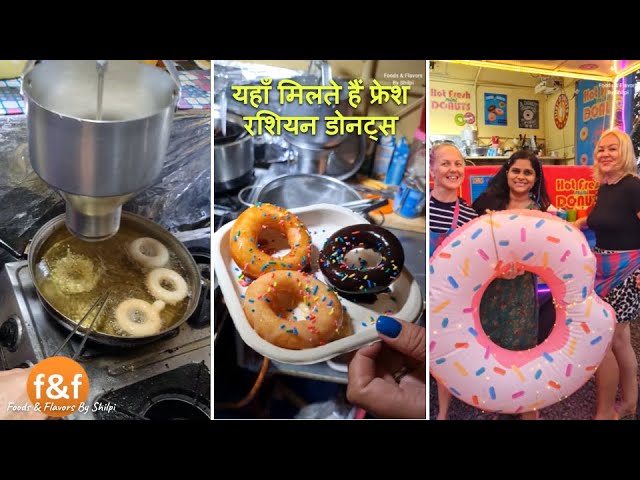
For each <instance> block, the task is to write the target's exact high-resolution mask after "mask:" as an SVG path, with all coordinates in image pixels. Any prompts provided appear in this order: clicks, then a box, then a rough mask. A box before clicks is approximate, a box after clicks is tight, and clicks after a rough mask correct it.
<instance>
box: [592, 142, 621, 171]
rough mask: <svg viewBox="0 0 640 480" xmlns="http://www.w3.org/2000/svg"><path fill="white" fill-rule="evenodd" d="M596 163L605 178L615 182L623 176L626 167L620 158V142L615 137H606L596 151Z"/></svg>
mask: <svg viewBox="0 0 640 480" xmlns="http://www.w3.org/2000/svg"><path fill="white" fill-rule="evenodd" d="M596 162H598V166H599V167H600V173H601V175H602V176H603V177H607V178H609V179H610V180H614V179H615V178H616V177H619V176H620V175H622V173H623V170H624V167H623V165H622V161H621V158H620V140H618V138H617V137H616V136H615V135H605V136H604V137H602V139H601V140H600V143H599V144H598V149H597V150H596Z"/></svg>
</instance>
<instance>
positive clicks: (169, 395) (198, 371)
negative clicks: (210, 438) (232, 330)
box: [96, 363, 211, 420]
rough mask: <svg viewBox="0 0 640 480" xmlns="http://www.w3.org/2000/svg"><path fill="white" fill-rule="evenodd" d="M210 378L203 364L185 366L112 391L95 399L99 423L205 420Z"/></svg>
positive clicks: (208, 411)
mask: <svg viewBox="0 0 640 480" xmlns="http://www.w3.org/2000/svg"><path fill="white" fill-rule="evenodd" d="M210 385H211V374H210V371H209V369H208V368H207V367H206V366H205V365H204V364H203V363H199V364H195V363H191V364H187V365H183V366H182V367H180V368H176V369H175V370H171V371H169V372H165V373H162V374H160V375H156V376H155V377H151V378H147V379H146V380H143V381H141V382H138V383H135V384H133V385H128V386H126V387H123V388H119V389H117V390H112V391H109V392H107V393H105V394H104V395H102V396H100V397H99V398H97V399H96V403H98V404H99V405H103V406H106V405H110V408H105V407H103V408H102V409H101V410H98V411H97V413H96V417H97V418H98V419H99V420H116V419H138V420H208V419H209V418H210V417H211V407H210V405H211V392H210V388H209V387H210Z"/></svg>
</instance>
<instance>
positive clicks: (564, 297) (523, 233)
mask: <svg viewBox="0 0 640 480" xmlns="http://www.w3.org/2000/svg"><path fill="white" fill-rule="evenodd" d="M510 262H515V263H516V264H517V265H518V266H519V267H522V268H524V269H525V270H527V271H529V272H533V273H534V274H536V275H538V276H539V277H540V278H541V280H543V281H544V282H545V283H546V284H547V285H548V286H549V288H550V290H551V294H552V295H553V299H554V304H555V309H556V319H555V324H554V327H553V330H552V331H551V333H550V334H549V336H548V337H547V338H546V339H545V340H544V341H543V342H542V343H541V344H539V345H537V346H536V347H534V348H531V349H529V350H521V351H514V350H508V349H505V348H502V347H500V346H498V345H497V344H495V343H494V342H492V341H491V340H490V339H489V337H488V336H487V335H486V333H485V332H484V330H483V329H482V325H481V323H480V300H481V298H482V295H483V293H484V291H485V290H486V288H487V286H488V285H489V284H490V283H491V282H492V281H493V280H494V279H495V278H496V277H497V275H498V272H500V271H501V268H502V267H503V266H504V265H506V264H508V263H510ZM429 270H430V293H429V297H430V309H431V312H430V316H429V327H430V345H429V352H430V353H429V362H430V370H431V373H432V374H433V375H434V376H435V377H436V378H438V379H439V380H440V381H441V382H442V383H443V384H444V385H446V386H447V388H448V389H449V391H451V393H452V394H453V395H455V396H456V397H458V398H459V399H460V400H462V401H464V402H466V403H468V404H470V405H473V406H475V407H477V408H480V409H482V410H487V411H493V412H504V413H521V412H527V411H533V410H538V409H540V408H544V407H546V406H548V405H552V404H554V403H556V402H558V401H560V400H563V399H564V398H566V397H568V396H569V395H571V394H572V393H574V392H575V391H576V390H578V389H579V388H580V387H581V386H582V385H584V384H585V383H586V382H587V380H589V378H590V377H591V376H592V375H593V374H594V372H595V370H596V368H597V366H598V365H599V364H600V362H601V361H602V359H603V358H604V354H605V352H606V348H607V345H608V344H609V342H610V341H611V338H612V336H613V331H614V327H615V323H616V322H615V313H614V311H613V309H612V308H611V307H610V306H609V304H607V303H606V302H604V301H603V300H602V299H601V298H600V297H598V296H597V295H596V293H595V292H594V290H593V282H594V279H595V274H596V260H595V257H594V255H593V253H592V252H591V250H590V249H589V247H588V244H587V240H586V239H585V237H584V235H583V234H582V233H581V232H580V231H579V230H578V229H576V228H574V227H573V226H572V225H570V224H569V223H567V222H565V221H563V220H561V219H559V218H557V217H555V216H552V215H550V214H547V213H543V212H538V211H532V210H505V211H501V212H494V213H491V214H487V215H483V216H480V217H478V218H476V219H474V220H473V221H471V222H469V223H467V224H465V225H464V226H462V227H460V228H457V229H456V230H455V231H454V233H452V234H451V235H450V236H449V237H447V238H446V239H445V241H444V242H443V243H442V244H441V245H440V246H439V247H438V249H437V250H436V251H435V252H434V254H433V256H432V257H431V261H430V267H429Z"/></svg>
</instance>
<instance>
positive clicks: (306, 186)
mask: <svg viewBox="0 0 640 480" xmlns="http://www.w3.org/2000/svg"><path fill="white" fill-rule="evenodd" d="M355 200H360V195H358V192H356V191H355V190H354V189H353V188H351V187H350V186H349V185H347V184H346V183H344V182H342V181H340V180H338V179H336V178H333V177H327V176H324V175H314V174H304V173H301V174H296V175H284V176H282V177H278V178H276V179H274V180H272V181H270V182H269V183H267V184H266V185H264V187H262V188H261V189H260V191H259V192H258V194H257V196H256V200H255V201H256V203H257V202H263V203H272V204H274V205H278V206H280V207H282V208H286V209H290V208H296V207H306V206H308V205H315V204H317V203H329V204H332V205H342V204H344V203H347V202H353V201H355Z"/></svg>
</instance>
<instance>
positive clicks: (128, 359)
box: [0, 228, 211, 420]
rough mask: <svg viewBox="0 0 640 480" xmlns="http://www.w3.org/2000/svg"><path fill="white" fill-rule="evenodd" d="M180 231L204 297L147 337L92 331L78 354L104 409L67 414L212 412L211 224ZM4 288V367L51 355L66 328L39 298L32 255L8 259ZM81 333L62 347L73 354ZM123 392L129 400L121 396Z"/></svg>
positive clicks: (0, 287) (92, 396)
mask: <svg viewBox="0 0 640 480" xmlns="http://www.w3.org/2000/svg"><path fill="white" fill-rule="evenodd" d="M176 237H177V238H178V239H180V240H181V241H182V242H183V244H184V245H185V246H186V247H187V248H188V249H189V250H190V252H191V254H192V255H193V256H194V259H195V260H196V263H197V264H198V267H199V269H200V272H201V277H202V280H203V283H204V287H203V288H204V290H203V291H202V292H201V295H200V300H201V302H202V304H201V305H198V308H197V309H196V313H194V315H192V317H191V318H189V319H188V320H187V321H186V322H184V323H183V324H181V325H180V326H179V327H177V328H174V329H173V330H171V331H170V332H167V334H166V336H163V337H161V338H158V339H156V340H155V341H153V342H151V343H149V344H144V345H133V346H130V347H121V346H110V345H103V344H100V343H97V342H92V341H91V337H89V340H88V341H87V343H86V345H85V347H84V349H83V351H82V352H81V353H80V356H79V357H78V359H77V360H78V361H79V362H80V363H81V364H82V366H83V368H84V369H85V371H86V372H87V375H88V377H89V380H90V383H91V388H90V393H89V398H88V399H87V404H89V405H99V406H100V405H102V406H103V407H104V409H103V410H101V409H100V408H98V409H96V410H95V411H94V410H90V411H89V412H88V413H75V414H73V415H71V416H69V417H67V418H69V419H83V420H85V419H87V420H93V419H98V418H148V417H154V418H161V417H163V416H164V417H166V418H193V417H197V416H198V413H197V412H196V410H198V411H201V412H204V413H205V414H207V415H208V414H209V411H210V386H211V376H210V373H209V369H210V365H211V324H210V321H211V320H210V319H211V314H210V312H209V308H210V307H209V305H210V303H211V300H210V293H209V291H210V285H209V283H210V276H211V258H210V245H211V235H210V229H208V228H207V229H202V230H201V231H191V232H178V234H176ZM0 293H1V295H0V296H1V297H2V301H0V370H9V369H12V368H20V367H26V366H30V365H34V364H36V363H37V362H39V361H41V360H43V359H45V358H48V357H50V356H52V355H53V354H54V352H56V351H57V349H58V347H59V346H60V345H62V343H63V342H64V340H65V339H66V337H67V336H68V334H69V331H68V330H67V329H66V328H64V327H63V326H62V325H61V324H60V323H59V322H57V321H55V320H54V319H53V318H51V317H50V316H49V314H48V313H47V311H46V310H45V308H44V306H43V304H42V303H41V302H40V300H39V298H38V295H37V292H36V288H35V285H34V284H33V280H32V278H31V274H30V272H29V267H28V262H26V261H20V262H10V263H5V264H4V266H3V267H2V268H1V269H0ZM198 312H199V313H198ZM198 315H200V316H198ZM81 340H82V337H80V336H77V337H74V338H72V339H71V340H70V341H69V343H68V344H67V345H66V346H65V348H64V349H63V351H62V352H60V355H63V356H66V357H70V358H72V357H74V355H75V354H76V353H77V352H78V348H79V346H80V343H81ZM123 392H124V393H126V395H124V396H125V397H126V398H127V400H126V401H123V400H122V398H121V397H120V396H118V394H119V393H123ZM114 395H115V396H114ZM109 402H111V403H109ZM176 402H178V403H176ZM180 402H182V403H185V402H186V404H190V405H192V406H194V407H195V410H193V409H191V410H192V411H191V413H189V412H188V411H187V410H189V408H187V405H186V404H185V405H180ZM111 404H113V405H115V406H116V411H115V413H114V411H113V410H110V407H109V406H108V405H111ZM118 408H120V409H119V410H118ZM172 412H173V413H172Z"/></svg>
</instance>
